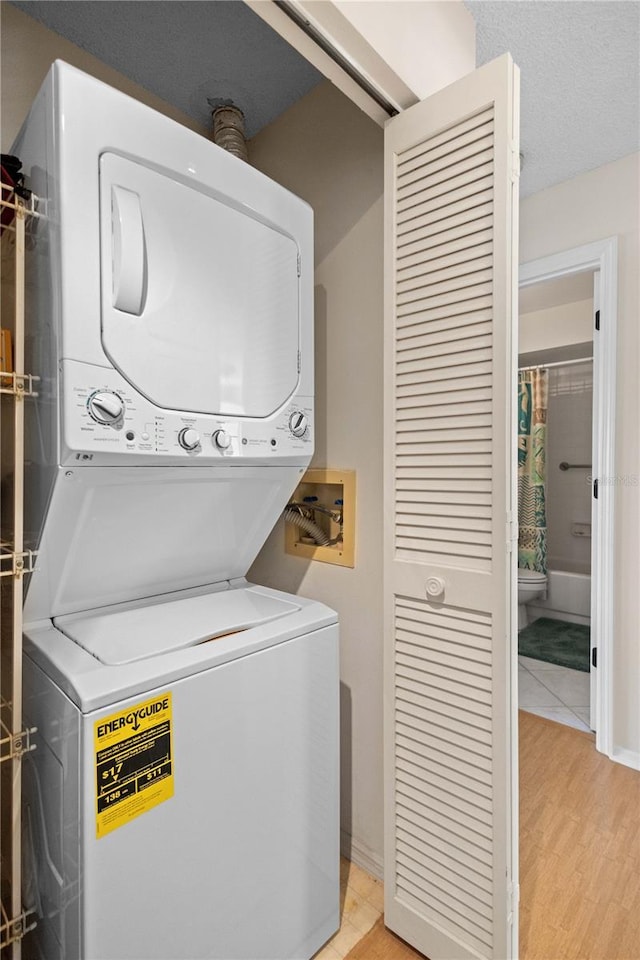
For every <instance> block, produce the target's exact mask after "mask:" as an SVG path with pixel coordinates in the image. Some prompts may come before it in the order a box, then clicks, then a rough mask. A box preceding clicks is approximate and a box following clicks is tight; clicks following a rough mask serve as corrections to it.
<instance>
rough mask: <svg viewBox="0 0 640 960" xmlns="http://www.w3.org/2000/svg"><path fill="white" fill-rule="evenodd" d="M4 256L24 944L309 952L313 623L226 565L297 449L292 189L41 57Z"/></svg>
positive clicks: (91, 951) (304, 345)
mask: <svg viewBox="0 0 640 960" xmlns="http://www.w3.org/2000/svg"><path fill="white" fill-rule="evenodd" d="M13 152H14V153H15V154H16V155H17V156H19V157H20V159H21V161H22V163H23V169H24V171H25V174H26V179H27V185H28V186H29V187H30V188H31V189H32V190H33V191H34V193H35V194H36V195H37V196H38V198H39V209H40V212H41V214H42V217H41V219H39V220H38V225H37V229H36V232H35V234H34V235H33V236H32V237H31V238H30V244H29V254H28V262H27V275H28V289H27V322H28V337H27V366H28V369H29V370H30V371H32V372H34V373H36V374H38V375H39V376H40V378H41V380H40V384H39V397H38V399H37V402H36V403H35V404H34V405H33V407H31V408H29V410H28V412H27V418H28V424H29V426H28V436H27V441H28V454H27V466H26V474H27V480H26V495H27V505H28V510H27V516H26V523H27V529H28V531H29V537H30V541H29V543H28V546H30V547H31V548H33V549H36V550H37V551H38V560H37V569H36V572H35V573H33V574H32V575H31V577H30V581H29V583H28V584H27V591H26V599H25V610H24V616H25V623H26V628H25V654H26V656H25V667H24V676H25V691H24V713H25V720H26V722H28V723H30V724H33V725H35V726H37V728H38V734H37V749H36V750H35V751H34V752H33V754H32V755H30V757H29V758H28V760H26V761H25V769H24V787H25V789H24V826H25V830H24V833H25V844H24V847H25V851H26V855H25V878H26V883H25V901H26V906H27V907H31V906H34V907H35V908H36V909H37V913H38V916H39V922H38V926H37V927H36V930H35V931H34V934H32V935H30V937H29V938H28V940H27V941H25V951H26V953H25V956H33V957H36V958H39V960H201V958H202V960H308V958H309V957H311V956H312V954H313V953H314V952H316V951H317V950H318V949H319V948H320V947H321V946H322V943H323V942H324V941H325V940H326V939H327V938H328V937H329V936H330V935H331V934H332V933H333V932H334V931H335V929H337V926H338V923H339V916H338V914H339V814H338V684H339V681H338V626H337V617H336V614H335V613H334V612H333V611H331V610H329V609H328V608H327V607H325V606H324V605H322V604H320V603H317V602H313V601H309V600H305V599H303V598H300V597H297V596H290V595H287V594H282V593H278V592H277V591H273V590H268V589H265V588H262V587H258V586H254V585H250V584H248V583H247V582H246V580H245V579H244V578H245V575H246V573H247V570H248V569H249V566H250V565H251V563H252V561H253V559H254V557H255V555H256V553H257V552H258V550H259V549H260V547H261V546H262V544H263V542H264V540H265V539H266V537H267V536H268V534H269V532H270V531H271V529H272V527H273V525H274V523H275V522H276V520H277V518H278V517H279V516H280V514H281V512H282V509H283V507H284V506H285V504H286V502H287V500H288V498H289V496H290V494H291V492H292V491H293V489H294V488H295V486H296V484H297V482H298V481H299V479H300V476H301V474H302V473H303V472H304V470H305V468H306V466H307V465H308V463H309V461H310V458H311V455H312V452H313V430H314V425H313V317H312V303H313V217H312V212H311V210H310V208H309V207H308V206H307V205H306V204H305V203H303V202H302V201H301V200H299V199H298V198H296V197H294V196H292V195H291V194H290V193H288V191H286V190H284V189H283V188H282V187H280V186H278V185H277V184H275V183H273V182H272V181H270V180H269V179H268V178H266V177H264V176H263V175H261V174H260V173H258V172H257V171H256V170H254V169H252V168H251V167H250V166H249V165H247V164H244V163H242V161H239V160H237V159H236V158H234V157H231V156H230V155H229V154H227V153H225V152H224V151H223V150H221V149H219V148H218V147H216V146H215V145H213V144H211V143H209V142H208V141H206V140H204V139H203V138H201V137H199V136H197V135H196V134H194V133H193V132H192V131H190V130H187V129H185V128H183V127H181V126H180V125H178V124H176V123H174V122H173V121H171V120H168V119H167V118H166V117H163V116H161V115H159V114H157V113H155V112H154V111H152V110H150V109H149V108H147V107H145V106H143V105H142V104H140V103H137V102H136V101H134V100H132V99H131V98H129V97H126V96H124V95H123V94H121V93H119V92H117V91H115V90H112V89H110V88H109V87H107V86H105V85H104V84H101V83H99V82H98V81H96V80H94V79H93V78H90V77H88V76H86V75H84V74H82V73H80V72H79V71H77V70H75V69H73V68H72V67H69V66H68V65H66V64H63V63H61V62H57V63H56V64H54V66H53V68H52V70H51V71H50V73H49V75H48V77H47V79H46V80H45V83H44V84H43V87H42V89H41V91H40V93H39V95H38V97H37V99H36V101H35V103H34V106H33V108H32V110H31V112H30V114H29V117H28V119H27V121H26V123H25V125H24V127H23V129H22V131H21V133H20V135H19V137H18V139H17V141H16V143H15V144H14V147H13Z"/></svg>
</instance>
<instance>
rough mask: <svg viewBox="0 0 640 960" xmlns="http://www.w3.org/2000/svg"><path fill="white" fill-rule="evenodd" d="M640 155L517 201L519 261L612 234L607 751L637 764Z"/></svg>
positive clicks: (639, 734) (639, 732) (639, 743)
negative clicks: (614, 296) (614, 309)
mask: <svg viewBox="0 0 640 960" xmlns="http://www.w3.org/2000/svg"><path fill="white" fill-rule="evenodd" d="M639 212H640V154H638V153H636V154H631V155H630V156H627V157H624V158H623V159H621V160H617V161H615V162H614V163H608V164H605V165H604V166H602V167H598V168H597V169H595V170H591V171H589V172H588V173H583V174H581V175H580V176H578V177H574V178H573V179H572V180H567V181H565V182H564V183H560V184H557V185H556V186H554V187H550V188H549V189H548V190H542V191H541V192H540V193H537V194H534V195H533V196H531V197H527V198H526V199H525V200H523V201H522V202H521V204H520V262H521V263H526V262H527V261H529V260H536V259H538V258H539V257H544V256H548V255H549V254H552V253H557V252H559V251H562V250H568V249H571V248H572V247H579V246H581V245H583V244H586V243H590V242H592V241H595V240H602V239H604V238H606V237H612V236H615V237H617V239H618V316H617V356H616V363H617V374H616V405H615V418H614V427H613V428H614V429H615V448H616V453H615V471H614V473H613V475H612V476H611V477H607V478H604V479H605V480H606V482H607V483H608V484H609V485H610V486H611V487H613V489H614V492H615V530H614V537H615V550H614V572H615V597H614V608H615V626H614V635H613V637H611V638H610V641H611V643H612V645H613V651H612V652H613V697H612V709H613V745H614V755H616V756H619V757H620V758H621V759H623V760H624V761H625V762H627V763H631V764H634V765H636V766H638V767H640V710H638V689H640V644H638V636H640V603H639V592H638V583H640V538H639V537H638V530H640V431H639V430H638V382H639V379H640V369H639V361H640V325H639V324H638V316H639V314H640V280H639V276H638V263H639V262H640V249H639V238H640V220H639Z"/></svg>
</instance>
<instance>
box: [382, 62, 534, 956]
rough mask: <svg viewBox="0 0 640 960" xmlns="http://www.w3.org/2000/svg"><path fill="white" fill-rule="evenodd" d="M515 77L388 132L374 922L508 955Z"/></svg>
mask: <svg viewBox="0 0 640 960" xmlns="http://www.w3.org/2000/svg"><path fill="white" fill-rule="evenodd" d="M517 86H518V75H517V68H515V67H514V65H513V63H512V61H511V58H510V57H509V56H508V55H507V56H505V57H502V58H500V60H498V61H494V62H493V63H491V64H488V65H487V66H485V67H483V68H481V69H480V70H478V71H476V72H475V73H474V74H472V75H470V76H469V77H465V78H463V79H462V80H461V81H458V82H457V83H455V84H453V85H452V86H450V87H447V88H446V89H445V90H443V91H440V92H439V93H437V94H436V95H435V96H433V97H430V98H429V99H428V100H425V101H424V102H422V103H420V104H417V105H416V106H415V107H412V108H410V109H409V110H407V111H405V112H404V113H403V114H401V115H400V116H399V117H397V118H394V119H393V120H392V121H390V123H389V124H388V125H387V128H386V130H385V143H386V146H385V165H386V168H385V169H386V172H385V176H386V181H385V202H386V225H385V236H386V240H385V242H386V265H385V273H386V278H385V279H386V311H385V312H386V320H385V507H386V509H385V517H386V522H385V548H384V549H385V644H386V648H385V657H386V660H385V685H386V687H385V783H386V796H385V919H386V923H387V925H388V926H389V927H391V929H393V930H395V931H396V932H397V933H399V934H400V935H401V936H402V937H404V938H405V939H406V940H408V941H409V942H410V943H412V944H413V945H414V946H416V947H417V948H418V949H419V950H421V951H422V952H423V953H424V954H425V955H426V956H427V957H429V958H430V960H440V958H451V960H453V958H455V960H461V958H472V957H474V958H500V960H504V958H508V957H511V956H512V955H515V949H514V943H515V942H516V932H515V930H514V927H515V926H517V924H516V923H515V919H514V916H513V914H514V899H515V898H514V897H513V894H512V891H513V885H514V884H515V881H516V877H515V871H516V867H515V864H516V859H517V849H516V848H515V847H514V843H513V837H514V833H515V825H516V811H515V810H514V809H513V807H514V802H513V801H514V797H515V796H516V793H515V787H514V778H515V774H516V770H515V747H514V745H513V737H514V729H515V708H514V704H513V701H512V697H511V688H512V682H511V678H512V673H513V672H514V671H513V670H512V655H511V631H512V626H513V619H514V618H513V610H514V598H513V594H514V589H513V587H514V581H515V569H514V568H515V564H514V561H513V551H512V543H513V537H514V535H515V525H514V524H513V523H512V522H511V521H512V516H511V509H512V503H513V499H514V498H513V493H514V479H513V478H514V450H515V430H514V407H515V374H514V368H515V362H514V348H513V337H512V314H513V306H514V302H515V292H516V288H517V277H516V266H515V265H516V263H517V258H516V215H517V158H518V142H517V137H518V133H517V124H516V111H517Z"/></svg>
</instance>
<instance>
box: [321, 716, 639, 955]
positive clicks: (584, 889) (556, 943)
mask: <svg viewBox="0 0 640 960" xmlns="http://www.w3.org/2000/svg"><path fill="white" fill-rule="evenodd" d="M349 871H351V872H352V877H353V879H354V881H355V883H356V886H357V887H358V888H359V889H360V890H362V891H363V893H366V894H370V893H371V891H373V892H374V898H375V902H376V905H378V904H380V902H381V885H380V883H379V881H377V880H374V879H373V878H372V877H369V878H368V880H369V882H370V883H373V884H374V886H373V887H371V886H370V883H369V885H368V884H367V875H366V874H363V872H362V871H358V868H357V867H356V868H355V871H358V872H355V871H354V867H353V865H346V866H345V867H344V868H343V884H346V882H347V879H348V877H349ZM520 888H521V897H520V960H640V772H638V771H637V770H630V769H629V768H628V767H623V766H621V765H620V764H617V763H612V762H611V761H610V760H607V758H606V757H604V756H602V754H600V753H597V752H596V749H595V744H594V737H593V736H592V735H591V734H587V733H581V732H580V731H578V730H574V729H572V728H571V727H565V726H562V725H561V724H558V723H554V722H553V721H551V720H545V719H543V718H541V717H537V716H534V715H533V714H531V713H525V712H523V711H521V712H520ZM343 897H344V903H345V907H346V908H347V909H346V911H343V912H344V913H345V919H346V920H347V923H348V924H349V926H347V927H344V922H345V921H344V920H343V927H344V929H345V930H346V931H347V932H348V937H347V939H345V937H344V936H343V937H342V938H340V939H336V940H335V941H331V943H332V944H333V946H330V947H329V948H325V950H327V952H326V953H324V952H321V953H320V954H319V957H322V958H323V960H324V958H325V957H326V958H327V960H336V958H342V957H345V955H346V960H422V954H419V953H416V951H415V950H412V949H411V947H409V946H408V945H407V944H405V943H404V942H403V941H402V940H399V939H398V938H397V937H395V936H394V935H393V934H392V933H391V932H390V931H389V930H387V929H386V928H385V926H384V922H383V919H382V917H380V918H379V919H377V920H376V921H375V922H374V924H373V926H372V928H371V929H370V930H369V932H368V933H365V934H364V935H362V934H361V935H360V937H358V938H357V940H354V939H353V938H354V930H353V929H351V928H352V927H353V926H354V925H353V923H351V922H350V921H349V920H348V919H347V918H348V915H349V912H350V911H351V914H352V916H353V909H354V905H355V909H356V911H357V910H358V909H360V914H358V913H357V912H356V914H355V917H356V920H357V921H360V920H364V918H365V915H364V914H363V913H362V908H361V905H360V906H359V905H358V901H357V900H356V901H355V903H354V901H353V897H350V896H349V895H345V894H344V893H343ZM365 902H366V897H365ZM380 909H381V908H380ZM365 913H366V911H365ZM372 915H373V914H372V913H371V912H370V913H368V914H367V922H368V920H369V919H370V917H371V916H372ZM341 929H342V928H341ZM337 936H338V937H340V935H339V934H338V935H337ZM348 940H350V941H351V942H350V943H349V948H348V950H345V951H344V952H343V950H344V947H345V946H346V945H347V942H348ZM329 951H331V952H329ZM349 951H350V952H349Z"/></svg>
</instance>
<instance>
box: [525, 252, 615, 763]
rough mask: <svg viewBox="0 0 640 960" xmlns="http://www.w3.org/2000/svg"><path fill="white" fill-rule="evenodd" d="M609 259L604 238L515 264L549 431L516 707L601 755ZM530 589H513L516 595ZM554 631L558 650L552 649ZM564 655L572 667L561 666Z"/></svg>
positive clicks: (611, 397)
mask: <svg viewBox="0 0 640 960" xmlns="http://www.w3.org/2000/svg"><path fill="white" fill-rule="evenodd" d="M616 262H617V241H616V239H615V238H612V239H607V240H603V241H598V242H596V243H592V244H588V245H587V246H584V247H579V248H574V249H572V250H567V251H563V252H561V253H558V254H554V255H553V256H550V257H546V258H544V259H542V260H537V261H531V262H530V263H527V264H524V265H523V266H522V267H521V269H520V303H521V309H520V314H521V323H520V329H519V334H520V337H519V344H520V345H519V360H518V365H519V367H522V368H524V371H527V370H528V371H534V372H535V377H533V378H531V379H536V377H538V376H539V372H540V371H541V370H544V371H546V374H545V376H544V378H543V380H544V382H543V383H542V385H538V386H537V387H536V389H537V391H538V392H537V394H536V396H537V397H538V401H537V402H538V403H539V404H540V412H538V413H537V414H536V416H535V419H537V420H538V421H539V422H541V423H543V426H544V427H546V421H547V419H548V427H549V429H548V444H547V447H546V455H545V451H543V452H542V453H540V457H541V458H542V459H546V472H547V480H548V483H547V487H546V491H545V492H544V493H543V494H541V496H540V499H541V501H543V502H545V504H546V506H547V508H548V509H547V520H546V523H547V526H548V531H547V540H546V548H547V549H546V559H547V560H548V572H547V571H545V574H546V580H545V582H544V583H543V584H542V583H540V584H537V585H538V586H539V587H541V589H539V590H538V591H537V596H532V599H531V602H530V603H528V604H527V606H526V608H525V616H526V621H533V622H532V623H528V622H526V621H525V620H524V619H523V610H522V607H521V619H520V624H519V626H520V627H522V628H523V629H522V632H519V639H520V638H522V641H525V642H521V643H520V644H519V646H521V647H522V649H523V653H524V657H525V659H524V660H521V661H520V664H519V666H520V671H519V672H520V679H521V706H522V708H523V709H530V708H531V707H537V708H538V709H534V710H533V711H532V712H537V713H540V714H542V715H546V716H547V717H549V718H550V719H556V720H559V721H560V722H564V723H568V724H569V725H571V726H576V727H578V728H579V729H583V730H584V729H591V730H594V731H595V733H596V748H597V750H599V751H600V752H602V753H606V754H607V755H608V756H611V720H610V710H611V692H610V687H611V645H612V634H613V562H612V561H613V509H614V503H613V484H612V483H611V478H612V477H613V475H614V470H613V463H614V459H613V458H614V429H613V418H614V411H615V335H616ZM524 371H523V372H524ZM543 394H544V395H545V396H544V400H545V401H546V399H547V397H548V410H547V409H546V402H545V403H544V407H545V409H544V410H543V409H542V404H543V398H542V395H543ZM547 414H548V416H547ZM553 421H555V422H553ZM542 433H543V434H544V433H545V430H544V429H543V431H542ZM542 439H543V440H544V441H546V440H547V437H546V436H544V435H543V437H542ZM545 494H546V497H545ZM521 522H522V521H521ZM525 546H526V545H525ZM531 565H533V564H531ZM520 579H521V578H520V577H519V580H520ZM522 579H523V580H524V579H525V578H522ZM533 579H535V578H533ZM535 592H536V591H535V590H534V589H532V588H531V587H529V588H528V595H527V589H525V590H522V589H521V598H520V599H522V600H523V601H524V600H525V599H527V600H528V599H529V596H531V595H532V594H534V593H535ZM587 627H588V628H589V631H590V634H589V636H588V639H587V635H586V632H585V629H586V628H587ZM562 634H564V637H565V639H566V640H568V641H569V642H568V643H565V644H563V643H562V642H560V641H561V640H562V636H561V635H562ZM536 645H537V646H536ZM563 646H564V647H565V652H564V653H563V650H562V647H563ZM566 650H569V651H570V653H571V655H572V656H574V655H575V656H576V658H577V659H575V661H574V662H570V660H567V659H565V660H563V656H566ZM577 651H579V652H578V653H577ZM532 653H533V656H532ZM585 660H586V662H585ZM569 671H571V672H569ZM587 675H588V677H589V680H588V681H587V680H586V677H587ZM536 699H540V700H541V702H540V703H539V704H536V703H534V702H533V701H534V700H536ZM569 701H573V702H569ZM527 705H528V706H527Z"/></svg>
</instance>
